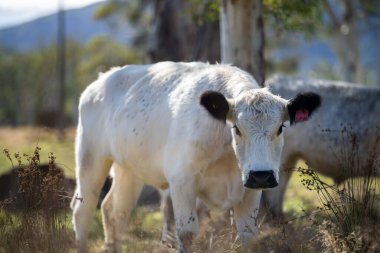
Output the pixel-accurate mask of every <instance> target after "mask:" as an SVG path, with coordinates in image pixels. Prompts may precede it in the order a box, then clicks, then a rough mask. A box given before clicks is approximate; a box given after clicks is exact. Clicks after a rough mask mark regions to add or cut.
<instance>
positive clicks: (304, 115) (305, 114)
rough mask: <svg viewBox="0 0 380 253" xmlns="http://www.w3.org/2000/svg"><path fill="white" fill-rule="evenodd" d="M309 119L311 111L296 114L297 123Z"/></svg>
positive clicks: (300, 111)
mask: <svg viewBox="0 0 380 253" xmlns="http://www.w3.org/2000/svg"><path fill="white" fill-rule="evenodd" d="M308 118H309V111H308V110H305V109H301V110H298V111H297V112H296V117H295V122H301V121H306V120H307V119H308Z"/></svg>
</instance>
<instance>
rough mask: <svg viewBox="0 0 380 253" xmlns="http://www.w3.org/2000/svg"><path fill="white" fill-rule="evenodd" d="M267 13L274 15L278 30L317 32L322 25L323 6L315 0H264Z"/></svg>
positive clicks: (308, 33) (309, 33) (270, 15)
mask: <svg viewBox="0 0 380 253" xmlns="http://www.w3.org/2000/svg"><path fill="white" fill-rule="evenodd" d="M263 3H264V7H265V13H266V15H267V16H269V17H273V19H274V20H275V24H276V29H278V30H284V29H285V30H291V31H301V32H304V33H305V34H307V35H311V34H313V33H315V31H316V28H317V27H318V25H320V22H321V17H322V6H321V4H320V3H321V2H320V1H314V0H263Z"/></svg>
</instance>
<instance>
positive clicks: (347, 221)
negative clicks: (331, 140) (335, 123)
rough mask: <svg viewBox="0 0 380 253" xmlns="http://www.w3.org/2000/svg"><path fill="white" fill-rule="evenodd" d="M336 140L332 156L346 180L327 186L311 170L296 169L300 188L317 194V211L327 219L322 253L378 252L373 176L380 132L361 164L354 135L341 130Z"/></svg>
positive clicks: (322, 232) (376, 187)
mask: <svg viewBox="0 0 380 253" xmlns="http://www.w3.org/2000/svg"><path fill="white" fill-rule="evenodd" d="M378 130H379V129H378ZM325 131H327V132H328V131H331V130H325ZM340 136H341V143H340V145H339V150H338V151H334V150H332V152H335V153H334V155H335V157H336V159H337V161H338V164H339V168H338V169H339V171H341V172H343V173H344V175H345V177H346V178H348V179H347V180H345V181H343V182H341V183H335V184H328V183H326V182H324V181H323V180H322V179H321V178H320V177H319V175H318V174H317V173H316V172H315V171H314V170H313V169H310V168H307V169H305V168H298V171H299V172H300V173H301V175H302V177H303V179H302V180H301V181H302V183H303V185H304V186H305V187H306V188H307V189H308V190H311V191H315V192H316V193H317V196H318V198H319V201H320V203H321V207H319V209H320V211H323V212H324V213H325V214H326V215H327V218H328V219H327V220H325V221H324V222H323V223H322V224H320V227H319V235H320V239H321V241H322V243H323V244H324V246H325V249H326V252H344V251H346V252H347V251H348V252H371V251H368V250H369V249H370V248H371V247H377V250H380V248H378V243H377V241H376V235H375V234H376V233H377V234H378V231H379V229H378V228H379V201H380V196H379V194H378V192H377V191H378V190H379V181H378V180H377V179H376V178H375V175H376V169H377V166H378V161H377V159H378V157H377V156H378V155H379V149H378V148H379V144H380V131H377V135H376V136H375V138H374V139H373V146H372V148H371V151H370V152H371V153H370V154H368V159H367V160H365V161H363V159H362V157H361V153H360V152H362V151H361V150H360V145H359V141H360V140H358V137H357V135H356V134H354V133H353V132H352V131H351V129H350V128H347V127H344V128H343V129H342V130H341V131H340ZM358 175H359V176H360V177H358ZM369 231H372V232H373V233H375V234H373V233H372V232H371V233H370V232H369ZM376 245H377V246H376Z"/></svg>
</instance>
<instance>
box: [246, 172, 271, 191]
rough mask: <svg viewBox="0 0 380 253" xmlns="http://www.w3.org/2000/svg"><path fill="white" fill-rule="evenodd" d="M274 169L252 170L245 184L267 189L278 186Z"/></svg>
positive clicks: (253, 187) (250, 186)
mask: <svg viewBox="0 0 380 253" xmlns="http://www.w3.org/2000/svg"><path fill="white" fill-rule="evenodd" d="M277 185H278V183H277V180H276V178H275V177H274V173H273V170H268V171H250V172H249V175H248V178H247V181H246V182H245V184H244V186H245V187H248V188H252V189H265V188H273V187H275V186H277Z"/></svg>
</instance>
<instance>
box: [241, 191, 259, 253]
mask: <svg viewBox="0 0 380 253" xmlns="http://www.w3.org/2000/svg"><path fill="white" fill-rule="evenodd" d="M261 192H262V191H261V190H253V189H249V188H246V189H245V192H244V197H243V199H242V201H241V202H239V203H238V204H237V205H235V206H234V216H235V221H236V228H237V231H238V233H239V237H240V240H241V242H242V245H243V252H245V253H248V252H252V249H251V245H252V244H251V243H252V239H253V237H254V235H255V234H256V233H257V214H258V212H259V207H260V199H261Z"/></svg>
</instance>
